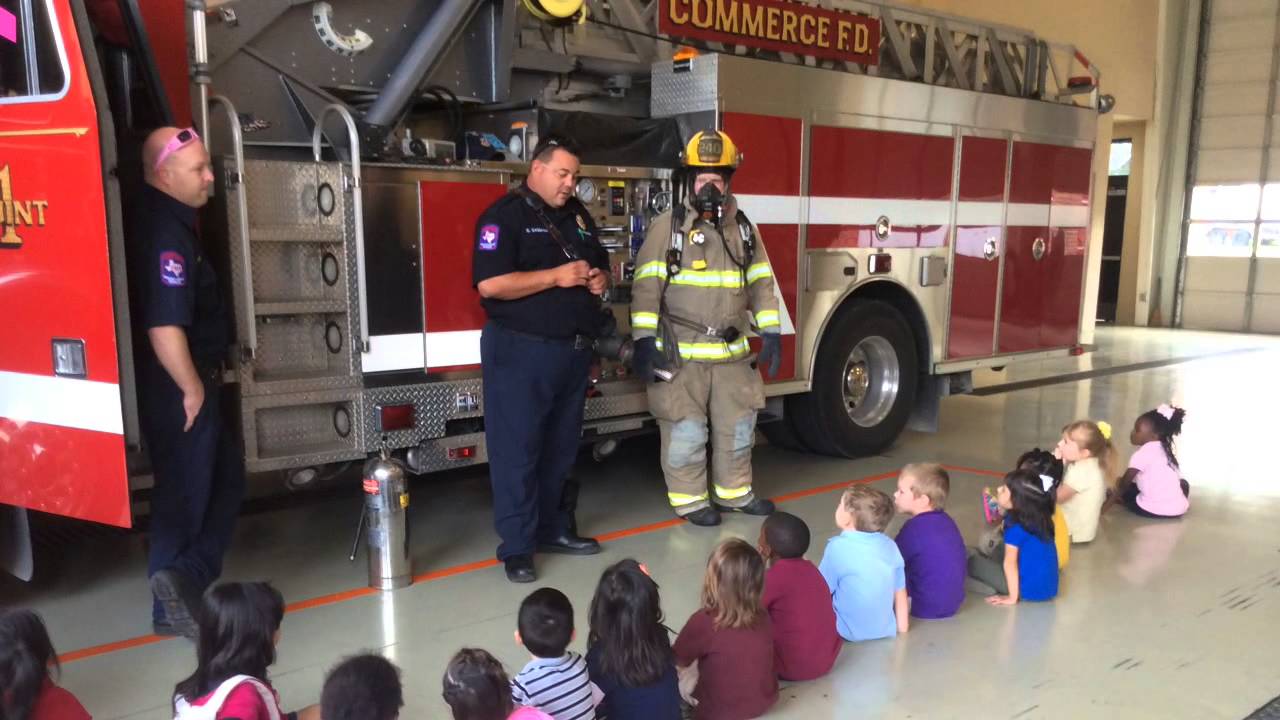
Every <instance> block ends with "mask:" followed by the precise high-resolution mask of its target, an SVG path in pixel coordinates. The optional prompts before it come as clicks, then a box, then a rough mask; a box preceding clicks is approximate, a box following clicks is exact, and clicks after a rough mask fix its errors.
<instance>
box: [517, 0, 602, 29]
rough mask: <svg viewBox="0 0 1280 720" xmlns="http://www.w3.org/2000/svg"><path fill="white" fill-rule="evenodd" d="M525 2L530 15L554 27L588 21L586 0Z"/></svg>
mask: <svg viewBox="0 0 1280 720" xmlns="http://www.w3.org/2000/svg"><path fill="white" fill-rule="evenodd" d="M523 2H524V6H525V8H526V9H527V10H528V11H529V13H530V14H532V15H533V16H534V17H536V18H538V19H539V20H541V21H543V22H546V23H549V24H552V25H565V24H570V23H584V22H586V20H587V4H586V0H523Z"/></svg>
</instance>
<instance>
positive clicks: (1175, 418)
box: [1116, 404, 1191, 518]
mask: <svg viewBox="0 0 1280 720" xmlns="http://www.w3.org/2000/svg"><path fill="white" fill-rule="evenodd" d="M1186 415H1187V412H1186V411H1185V410H1183V409H1182V408H1178V407H1174V406H1172V405H1168V404H1165V405H1161V406H1160V407H1158V408H1156V409H1155V410H1148V411H1147V412H1145V413H1143V414H1142V415H1140V416H1138V419H1137V420H1135V421H1134V423H1133V432H1131V433H1129V442H1130V443H1132V444H1133V445H1135V446H1137V448H1138V451H1137V452H1135V453H1134V454H1133V457H1131V458H1130V459H1129V469H1128V470H1126V471H1125V473H1124V477H1122V478H1120V482H1119V483H1118V485H1117V487H1116V492H1117V494H1118V496H1119V497H1120V499H1121V501H1123V502H1124V506H1125V507H1127V508H1129V511H1130V512H1132V513H1134V514H1136V515H1141V516H1142V517H1149V518H1177V517H1182V516H1183V515H1185V514H1186V513H1187V510H1189V509H1190V508H1191V486H1190V485H1189V484H1187V481H1186V480H1184V479H1182V473H1181V470H1180V468H1179V467H1178V458H1177V456H1176V455H1174V454H1173V439H1174V438H1176V437H1177V436H1178V435H1179V434H1180V433H1181V432H1182V419H1183V418H1184V417H1186Z"/></svg>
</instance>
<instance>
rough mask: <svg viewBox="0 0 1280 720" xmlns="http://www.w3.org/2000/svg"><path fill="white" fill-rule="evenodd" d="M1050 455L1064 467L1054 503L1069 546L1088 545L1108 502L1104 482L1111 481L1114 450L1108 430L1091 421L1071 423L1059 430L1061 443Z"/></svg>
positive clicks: (1106, 425) (1109, 430)
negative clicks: (1067, 534)
mask: <svg viewBox="0 0 1280 720" xmlns="http://www.w3.org/2000/svg"><path fill="white" fill-rule="evenodd" d="M1053 455H1054V457H1056V458H1058V459H1060V460H1062V462H1063V463H1064V464H1065V465H1066V472H1064V473H1063V477H1062V484H1061V485H1059V486H1058V489H1057V494H1056V496H1055V498H1054V499H1055V500H1056V501H1057V503H1058V507H1060V508H1062V515H1063V517H1064V518H1065V519H1066V521H1067V523H1066V524H1067V530H1068V531H1069V533H1070V535H1071V542H1073V543H1087V542H1090V541H1092V540H1093V538H1094V537H1095V536H1097V534H1098V518H1099V516H1101V514H1102V503H1103V502H1104V501H1105V500H1106V499H1107V478H1110V477H1113V475H1112V470H1111V465H1112V461H1113V458H1114V457H1115V448H1113V447H1112V446H1111V426H1110V425H1108V424H1107V423H1105V422H1093V421H1092V420H1078V421H1076V422H1073V423H1071V424H1070V425H1068V426H1066V427H1065V428H1063V429H1062V439H1061V440H1059V441H1058V446H1057V447H1056V448H1054V450H1053ZM1055 518H1056V516H1055ZM1055 522H1056V519H1055ZM1055 529H1056V526H1055Z"/></svg>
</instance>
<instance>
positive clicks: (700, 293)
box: [631, 130, 781, 526]
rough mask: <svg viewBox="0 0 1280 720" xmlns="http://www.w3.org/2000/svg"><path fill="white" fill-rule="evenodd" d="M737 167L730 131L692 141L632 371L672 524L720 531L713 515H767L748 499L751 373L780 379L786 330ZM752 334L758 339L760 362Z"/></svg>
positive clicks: (652, 256)
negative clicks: (736, 180) (654, 430)
mask: <svg viewBox="0 0 1280 720" xmlns="http://www.w3.org/2000/svg"><path fill="white" fill-rule="evenodd" d="M739 159H740V155H739V153H738V150H737V148H736V147H735V146H734V144H733V141H732V140H731V139H730V138H729V136H728V135H726V134H725V133H723V132H720V131H715V130H712V131H706V132H700V133H697V134H695V135H694V136H693V138H692V139H691V140H690V141H689V144H688V146H687V147H686V149H685V152H684V155H683V167H682V168H680V169H679V171H678V172H677V173H676V178H675V188H674V191H675V193H676V195H677V202H676V203H675V206H674V208H673V209H672V210H671V211H669V212H667V213H665V214H663V215H661V216H659V217H658V218H656V219H655V220H654V221H653V224H652V225H651V226H650V227H649V230H648V233H647V234H646V235H645V240H644V245H643V246H642V247H641V248H640V253H639V255H638V256H637V258H636V270H635V278H634V283H633V286H632V304H631V329H632V333H633V334H634V336H635V338H636V347H635V356H634V363H633V367H634V368H635V371H636V373H637V374H638V376H639V377H641V378H644V379H645V380H646V381H648V382H650V384H649V386H648V395H649V409H650V411H651V412H652V413H653V415H654V417H656V418H657V420H658V427H659V429H660V431H661V434H662V472H663V474H664V475H665V476H666V481H667V498H668V500H669V501H670V502H671V507H672V508H673V509H674V510H675V512H676V514H677V515H679V516H680V517H683V518H685V519H686V520H688V521H689V522H691V523H693V524H695V525H704V526H706V525H718V524H719V523H720V514H719V512H718V510H732V511H736V512H744V513H748V514H751V515H768V514H769V513H771V512H773V509H774V506H773V503H772V502H770V501H769V500H767V499H764V498H759V497H756V495H755V494H754V492H753V491H752V487H751V447H752V445H753V444H754V440H755V430H756V413H757V411H759V410H760V409H761V408H763V407H764V383H763V381H762V380H761V378H760V373H759V372H757V370H756V365H759V367H761V368H763V369H765V370H766V372H767V373H768V374H769V376H770V377H773V376H775V375H776V374H777V372H778V363H779V361H780V359H781V335H780V332H781V323H780V317H779V314H778V300H777V297H776V295H775V294H774V279H773V270H772V268H771V267H770V265H769V257H768V255H767V253H766V252H765V248H764V244H763V243H761V242H760V235H759V232H758V231H757V230H756V228H755V226H753V225H752V224H751V221H750V220H748V219H747V217H746V215H745V214H744V213H742V212H741V211H740V210H738V207H737V202H736V201H735V200H734V197H733V196H732V195H731V194H729V192H728V187H729V181H730V179H731V177H732V175H733V171H734V169H736V168H737V166H738V162H739ZM681 196H683V198H681ZM752 329H754V330H755V331H756V332H757V333H759V334H760V336H761V339H762V341H763V344H762V348H761V351H760V355H759V357H758V358H757V359H756V362H755V363H753V362H752V357H751V348H750V346H749V345H748V343H747V338H748V332H749V331H750V330H752ZM708 439H710V444H711V485H710V488H708V485H707V443H708Z"/></svg>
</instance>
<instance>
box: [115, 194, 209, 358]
mask: <svg viewBox="0 0 1280 720" xmlns="http://www.w3.org/2000/svg"><path fill="white" fill-rule="evenodd" d="M126 245H127V247H128V248H129V253H128V254H129V274H130V283H129V284H130V291H131V293H130V294H131V295H132V301H133V302H132V307H133V321H134V327H135V329H136V330H137V331H138V333H139V334H140V336H141V337H145V336H146V332H147V330H149V329H151V328H154V327H164V326H166V325H176V326H179V327H181V328H183V329H184V330H185V331H186V333H187V344H188V346H189V347H190V349H191V359H192V360H193V361H194V362H195V363H196V365H197V366H198V367H199V368H202V369H208V368H213V367H217V365H218V364H219V363H220V362H221V360H222V358H223V356H224V355H225V354H226V348H227V345H228V343H229V342H230V339H229V338H230V334H229V332H228V327H227V313H226V308H225V306H224V304H223V300H222V296H221V294H220V292H219V290H218V278H217V275H215V273H214V270H213V266H212V265H211V264H210V262H209V258H208V257H207V256H206V255H205V254H204V252H203V251H202V250H201V248H200V243H199V240H198V238H197V237H196V210H195V208H193V207H191V206H189V205H186V204H185V203H182V202H180V201H178V200H176V199H174V198H173V197H171V196H169V195H168V194H166V193H164V192H162V191H160V190H157V189H155V188H153V187H151V186H150V185H145V186H144V187H143V189H142V191H141V192H140V193H139V194H138V196H137V198H136V199H135V201H134V202H133V203H132V204H131V206H130V213H129V237H128V239H127V241H126ZM139 346H140V347H142V348H145V355H144V358H143V359H144V360H147V361H154V360H155V358H154V355H153V353H152V351H151V350H150V347H151V344H150V343H147V342H139Z"/></svg>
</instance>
